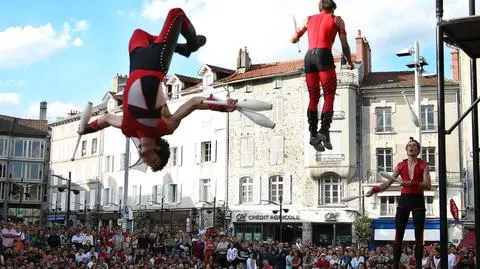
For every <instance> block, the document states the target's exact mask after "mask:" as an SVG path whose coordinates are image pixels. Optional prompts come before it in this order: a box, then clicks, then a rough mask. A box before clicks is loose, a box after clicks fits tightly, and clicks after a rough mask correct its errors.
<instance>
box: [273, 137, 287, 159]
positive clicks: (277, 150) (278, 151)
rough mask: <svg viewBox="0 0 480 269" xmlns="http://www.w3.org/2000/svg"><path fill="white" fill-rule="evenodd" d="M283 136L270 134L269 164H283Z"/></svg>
mask: <svg viewBox="0 0 480 269" xmlns="http://www.w3.org/2000/svg"><path fill="white" fill-rule="evenodd" d="M283 140H284V139H283V136H272V138H271V139H270V164H271V165H281V164H283Z"/></svg>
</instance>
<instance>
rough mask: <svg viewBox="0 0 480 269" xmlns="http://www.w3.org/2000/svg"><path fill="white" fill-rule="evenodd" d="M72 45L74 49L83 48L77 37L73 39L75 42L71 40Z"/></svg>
mask: <svg viewBox="0 0 480 269" xmlns="http://www.w3.org/2000/svg"><path fill="white" fill-rule="evenodd" d="M73 45H74V46H75V47H81V46H83V41H82V40H81V39H80V38H78V37H77V38H75V40H73Z"/></svg>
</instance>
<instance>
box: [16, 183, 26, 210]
mask: <svg viewBox="0 0 480 269" xmlns="http://www.w3.org/2000/svg"><path fill="white" fill-rule="evenodd" d="M20 188H21V192H20V206H19V207H20V208H18V209H17V218H18V211H19V210H20V209H22V199H23V194H24V190H23V177H22V180H21V181H20ZM22 217H23V216H22Z"/></svg>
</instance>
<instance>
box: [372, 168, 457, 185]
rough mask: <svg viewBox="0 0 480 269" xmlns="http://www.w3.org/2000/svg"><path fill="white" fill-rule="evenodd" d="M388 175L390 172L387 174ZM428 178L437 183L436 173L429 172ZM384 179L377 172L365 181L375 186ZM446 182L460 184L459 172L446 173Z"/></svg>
mask: <svg viewBox="0 0 480 269" xmlns="http://www.w3.org/2000/svg"><path fill="white" fill-rule="evenodd" d="M389 173H390V174H391V173H392V172H389ZM430 178H431V180H432V183H438V177H437V172H436V171H430ZM385 180H386V179H385V178H383V177H381V176H380V175H379V174H378V172H377V171H371V172H370V173H369V174H368V176H367V179H366V183H370V184H375V183H380V182H383V181H385ZM447 182H448V183H460V182H461V174H460V172H447Z"/></svg>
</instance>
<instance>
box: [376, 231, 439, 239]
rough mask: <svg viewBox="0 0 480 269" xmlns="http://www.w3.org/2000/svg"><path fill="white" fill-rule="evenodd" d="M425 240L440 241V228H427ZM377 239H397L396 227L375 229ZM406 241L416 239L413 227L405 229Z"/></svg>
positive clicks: (424, 235)
mask: <svg viewBox="0 0 480 269" xmlns="http://www.w3.org/2000/svg"><path fill="white" fill-rule="evenodd" d="M423 237H424V241H429V242H432V241H433V242H436V241H440V230H439V229H434V230H425V231H424V233H423ZM374 239H375V241H393V240H394V239H395V229H375V237H374ZM403 240H404V241H415V232H414V230H413V229H407V230H405V237H404V238H403Z"/></svg>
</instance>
